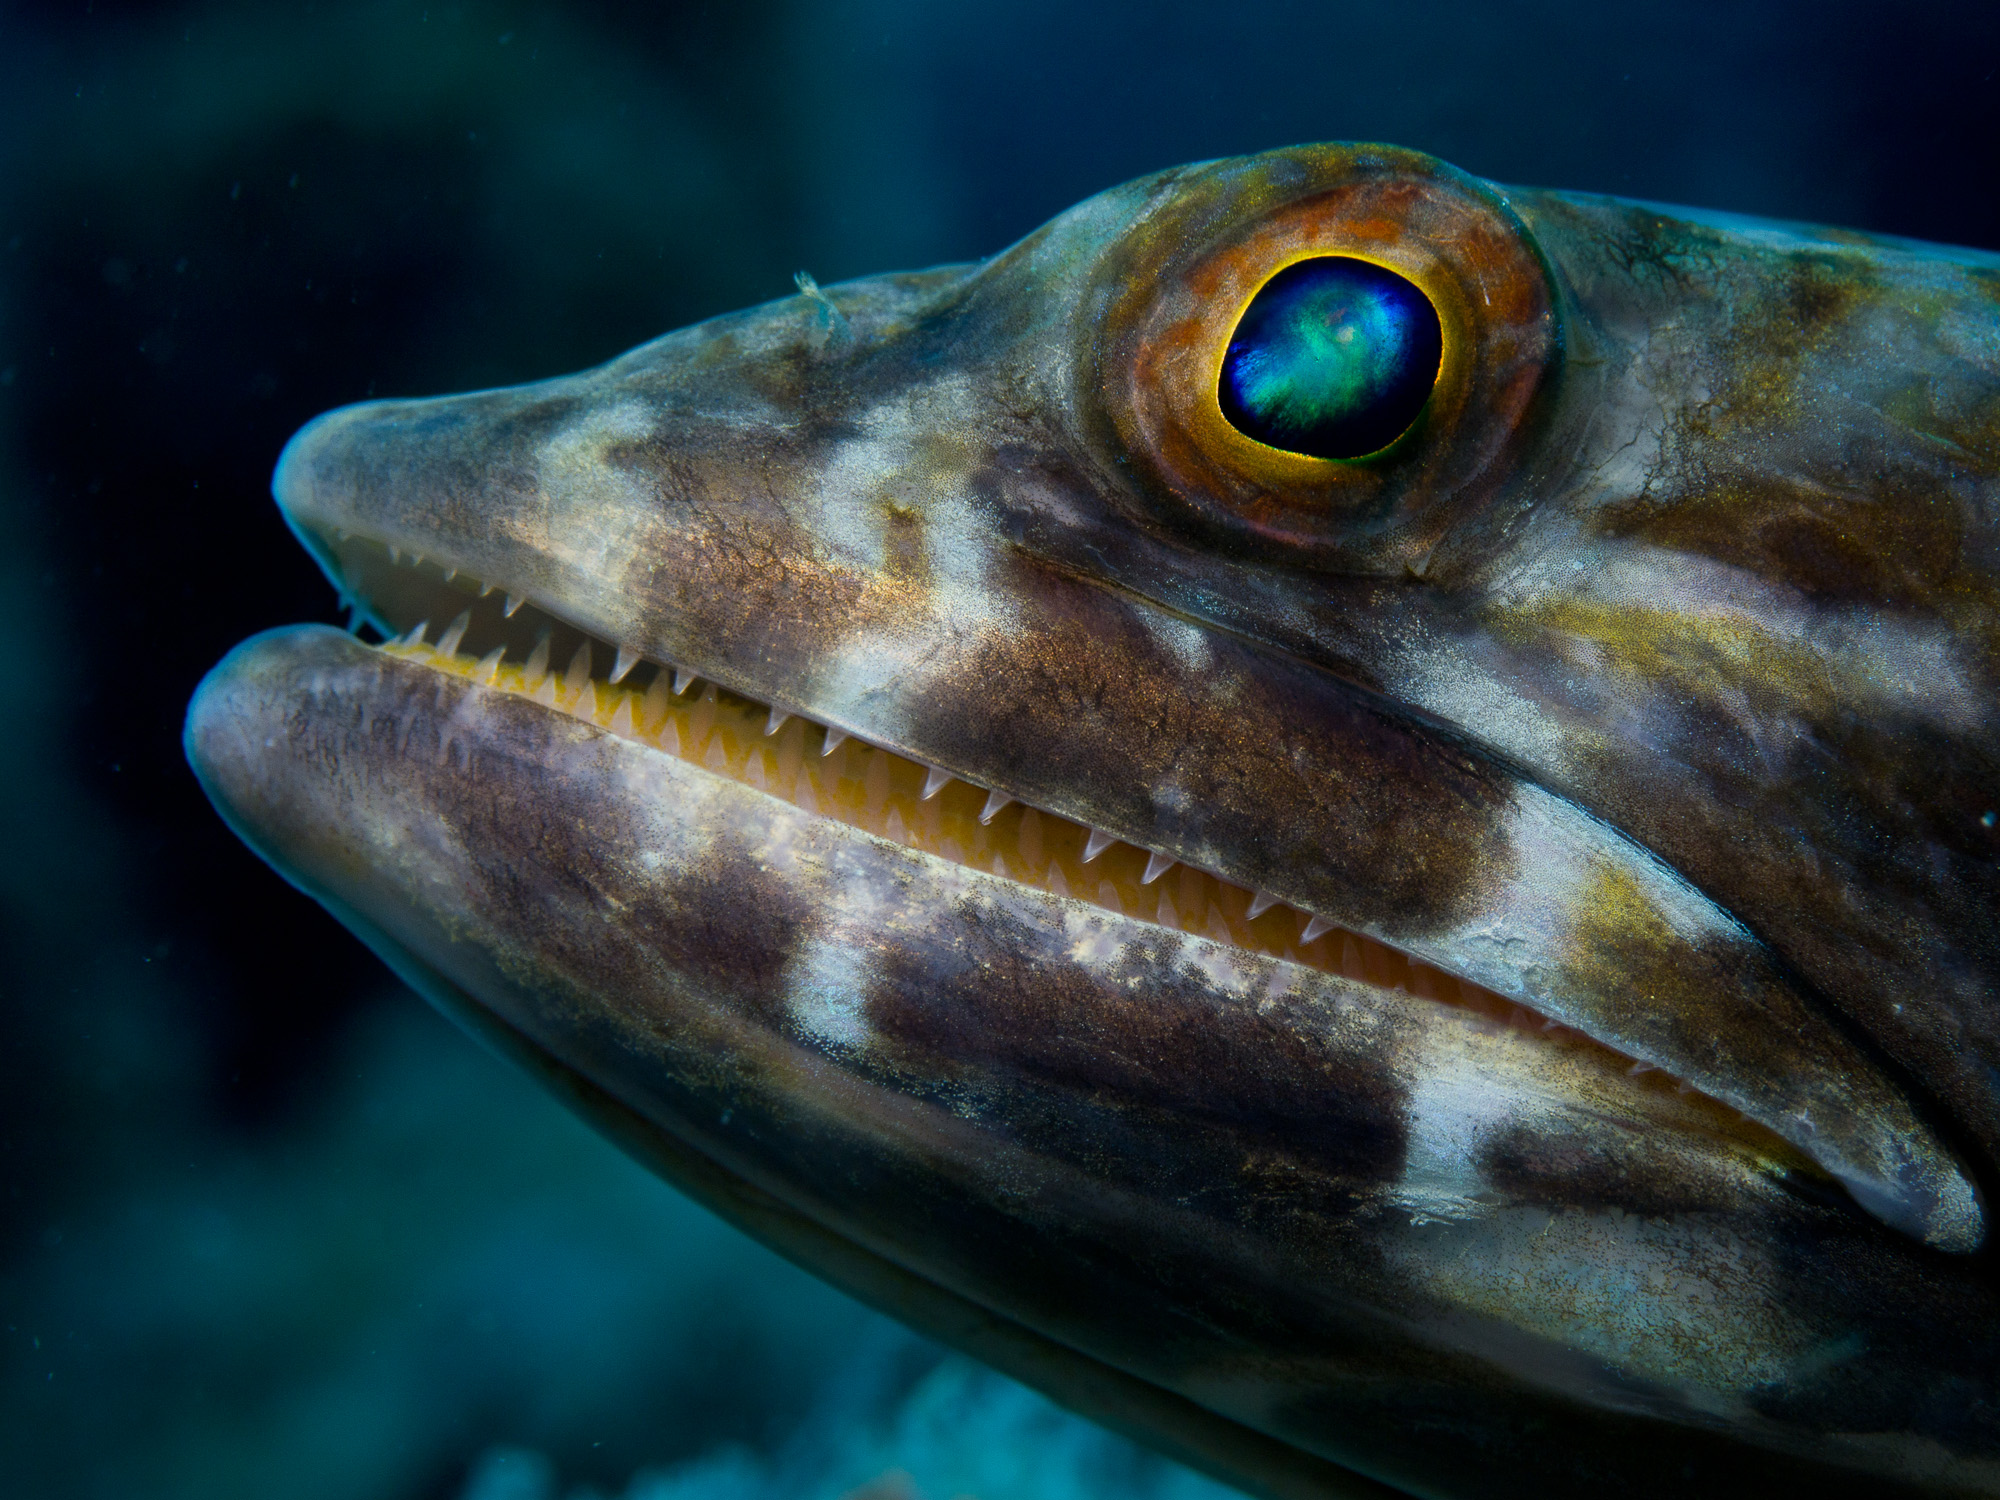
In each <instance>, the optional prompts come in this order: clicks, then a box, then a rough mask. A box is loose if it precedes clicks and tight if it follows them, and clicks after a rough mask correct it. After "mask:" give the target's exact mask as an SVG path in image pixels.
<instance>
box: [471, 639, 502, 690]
mask: <svg viewBox="0 0 2000 1500" xmlns="http://www.w3.org/2000/svg"><path fill="white" fill-rule="evenodd" d="M506 659H507V648H506V647H505V646H495V647H494V648H493V649H492V650H491V651H489V652H487V653H486V654H485V655H484V656H482V657H480V658H479V666H478V667H477V669H476V672H477V675H478V678H479V680H480V681H481V682H484V683H491V682H492V681H493V679H494V678H496V677H498V676H499V675H500V663H501V662H503V661H505V660H506Z"/></svg>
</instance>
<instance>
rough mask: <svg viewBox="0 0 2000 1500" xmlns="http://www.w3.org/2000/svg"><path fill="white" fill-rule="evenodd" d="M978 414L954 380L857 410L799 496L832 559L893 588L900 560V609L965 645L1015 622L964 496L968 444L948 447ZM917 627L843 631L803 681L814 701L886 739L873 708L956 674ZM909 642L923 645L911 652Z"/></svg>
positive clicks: (986, 540)
mask: <svg viewBox="0 0 2000 1500" xmlns="http://www.w3.org/2000/svg"><path fill="white" fill-rule="evenodd" d="M984 410H985V403H984V402H983V400H982V398H981V397H980V396H979V394H978V393H977V391H976V390H975V389H974V387H973V385H972V383H971V382H970V381H969V380H968V379H966V378H965V377H964V376H962V375H954V376H950V377H946V378H942V379H939V380H936V381H933V382H931V383H929V384H927V385H920V386H916V387H914V388H912V389H910V390H908V391H906V392H904V393H902V394H900V395H898V396H896V397H894V398H893V399H891V400H888V401H883V402H880V403H878V404H877V405H875V406H873V407H870V408H869V409H868V410H866V411H864V412H862V413H860V414H859V416H858V417H857V418H856V422H855V425H856V426H857V427H858V428H859V431H858V433H857V434H856V435H855V436H854V437H851V438H849V439H847V440H846V441H845V442H842V443H840V444H839V445H838V446H836V447H835V448H834V449H833V451H832V452H831V453H830V454H829V455H828V457H827V460H826V462H825V464H824V465H823V466H822V467H821V469H820V472H819V475H818V480H817V483H816V485H815V486H814V488H813V490H812V492H811V493H810V494H809V495H807V496H805V497H803V498H804V500H805V502H806V503H807V504H808V505H809V506H811V507H812V513H811V514H810V515H809V516H807V517H804V518H803V519H804V520H805V522H806V524H807V526H808V529H810V530H811V532H812V533H813V535H814V536H815V537H816V538H817V539H818V540H819V542H820V544H821V545H822V546H823V547H825V548H826V549H827V551H828V552H829V553H830V554H832V559H831V560H832V561H834V562H835V563H836V564H845V565H846V566H847V567H849V568H851V569H852V570H853V571H854V572H855V573H856V574H857V575H859V576H861V577H863V578H865V579H867V580H868V581H869V582H871V583H872V584H875V585H878V586H881V587H885V588H894V587H896V586H897V584H896V576H897V560H898V559H899V558H901V557H905V556H907V557H908V558H909V561H910V563H911V564H912V565H913V566H914V569H915V572H916V575H917V576H916V578H914V579H913V580H912V582H911V587H910V595H911V597H910V601H909V602H910V606H911V609H912V610H913V611H914V612H917V613H918V614H919V615H920V616H923V617H928V620H929V621H943V622H946V623H947V624H948V625H949V627H950V630H949V638H955V639H957V640H961V641H964V642H966V643H967V645H972V644H974V643H976V641H977V639H978V638H979V637H980V636H982V635H994V634H1003V633H1011V632H1012V631H1013V630H1014V629H1016V628H1017V624H1018V618H1019V616H1018V608H1017V604H1016V601H1015V599H1014V598H1013V596H1012V595H1011V593H1010V592H1009V591H1008V589H1007V588H1006V587H1005V586H1004V585H1002V584H1000V583H996V582H995V580H994V578H993V563H994V560H995V558H996V556H998V548H999V542H998V539H997V538H996V536H995V534H994V531H993V528H992V526H991V524H990V522H989V521H988V519H987V518H986V517H985V516H984V515H983V514H982V513H981V512H980V511H979V509H978V507H977V506H976V505H975V504H974V502H973V499H972V496H971V495H970V494H969V493H968V488H967V484H966V480H967V474H966V472H965V467H964V464H965V460H966V457H967V455H969V454H971V453H973V452H974V451H975V444H974V442H973V441H972V440H971V438H970V437H968V439H967V440H966V441H963V442H961V441H958V440H957V434H959V433H961V432H962V433H966V434H968V435H970V434H976V433H977V431H978V429H979V427H980V425H981V423H982V421H983V417H984ZM897 512H903V513H906V514H907V515H909V516H911V517H914V520H902V519H899V518H898V515H897ZM925 623H927V622H926V621H925V620H922V619H919V620H913V621H912V631H911V633H910V634H909V635H905V634H904V633H903V632H902V631H901V630H900V629H898V628H897V625H896V622H894V621H893V620H892V621H890V622H889V623H888V624H887V625H885V627H884V628H883V629H882V630H880V631H878V632H871V633H862V632H853V633H850V634H849V635H848V636H847V637H846V639H844V640H843V641H842V643H841V645H840V648H839V650H838V652H837V653H836V654H835V655H834V656H833V658H832V659H831V660H830V661H829V662H828V663H827V664H826V666H825V667H824V668H823V669H822V671H821V674H820V679H819V681H818V682H816V683H815V684H814V692H813V697H814V701H815V702H817V703H820V704H822V705H824V706H825V708H826V710H827V711H828V712H832V713H842V712H845V713H850V714H854V715H855V716H856V717H861V718H865V719H867V720H868V722H869V723H870V724H871V726H872V728H873V731H874V732H875V733H876V734H878V735H884V736H894V735H895V734H896V733H897V732H898V730H899V729H900V728H901V727H902V726H900V725H899V724H897V723H894V722H888V721H886V720H885V717H884V715H883V706H884V705H885V704H893V703H898V702H914V701H921V700H922V698H923V697H924V686H925V683H926V682H927V681H928V680H929V678H930V677H931V676H932V674H934V673H947V674H948V673H950V672H952V671H953V670H955V668H956V664H957V658H958V653H957V652H955V651H949V650H946V651H939V650H936V649H934V648H935V643H936V641H937V640H938V639H939V635H938V632H936V631H935V630H931V629H926V628H924V625H925ZM916 642H924V643H928V644H929V647H930V649H924V650H918V649H912V647H913V643H916ZM864 705H866V709H865V710H864V707H863V706H864Z"/></svg>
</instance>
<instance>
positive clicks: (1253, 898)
mask: <svg viewBox="0 0 2000 1500" xmlns="http://www.w3.org/2000/svg"><path fill="white" fill-rule="evenodd" d="M1277 904H1278V898H1277V897H1276V896H1273V895H1272V894H1271V893H1270V892H1269V891H1253V892H1252V893H1251V895H1250V911H1249V917H1250V920H1251V921H1253V922H1254V921H1256V920H1257V918H1259V917H1261V916H1263V915H1264V913H1265V912H1267V911H1269V910H1270V909H1271V908H1272V907H1274V906H1276V905H1277Z"/></svg>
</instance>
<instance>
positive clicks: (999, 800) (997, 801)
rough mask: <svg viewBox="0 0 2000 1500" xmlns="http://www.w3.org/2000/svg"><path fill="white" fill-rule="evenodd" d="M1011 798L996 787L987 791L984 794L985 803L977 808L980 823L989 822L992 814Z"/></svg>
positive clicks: (1011, 799)
mask: <svg viewBox="0 0 2000 1500" xmlns="http://www.w3.org/2000/svg"><path fill="white" fill-rule="evenodd" d="M1013 800H1014V799H1013V798H1012V797H1010V796H1008V795H1007V794H1006V793H1005V792H1003V791H1000V790H999V789H998V788H995V789H994V790H993V791H990V792H988V793H987V794H986V805H985V806H984V807H982V808H980V809H979V821H980V822H982V823H991V822H992V821H993V818H994V815H995V814H997V813H998V812H999V811H1000V809H1001V808H1003V807H1005V806H1006V805H1007V804H1008V803H1009V802H1012V801H1013Z"/></svg>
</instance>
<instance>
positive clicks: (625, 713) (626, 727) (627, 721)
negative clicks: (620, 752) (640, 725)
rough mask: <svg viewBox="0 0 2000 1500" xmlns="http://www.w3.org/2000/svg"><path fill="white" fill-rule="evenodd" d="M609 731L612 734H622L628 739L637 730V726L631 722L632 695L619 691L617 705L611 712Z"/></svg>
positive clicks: (636, 732)
mask: <svg viewBox="0 0 2000 1500" xmlns="http://www.w3.org/2000/svg"><path fill="white" fill-rule="evenodd" d="M611 732H612V733H613V734H622V735H624V736H625V738H626V739H628V740H629V739H631V738H632V737H633V736H634V735H636V734H638V732H639V731H638V729H637V727H636V726H634V724H633V723H632V695H631V694H630V693H621V694H620V695H619V697H618V707H617V708H616V709H614V710H613V711H612V714H611Z"/></svg>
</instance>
